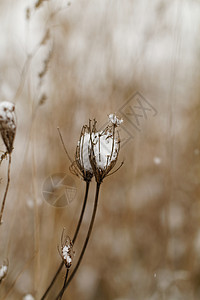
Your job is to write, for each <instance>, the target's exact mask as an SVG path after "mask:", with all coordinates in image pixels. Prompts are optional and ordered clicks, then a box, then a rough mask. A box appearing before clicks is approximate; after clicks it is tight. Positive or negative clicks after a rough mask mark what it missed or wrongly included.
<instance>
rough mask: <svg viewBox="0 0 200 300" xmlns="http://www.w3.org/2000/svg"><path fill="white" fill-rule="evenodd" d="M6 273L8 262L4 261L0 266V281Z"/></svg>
mask: <svg viewBox="0 0 200 300" xmlns="http://www.w3.org/2000/svg"><path fill="white" fill-rule="evenodd" d="M7 273H8V262H4V263H3V265H2V266H1V267H0V283H1V281H2V280H3V279H4V278H5V277H6V275H7Z"/></svg>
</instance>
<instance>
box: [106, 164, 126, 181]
mask: <svg viewBox="0 0 200 300" xmlns="http://www.w3.org/2000/svg"><path fill="white" fill-rule="evenodd" d="M123 164H124V161H122V162H121V164H120V166H119V167H118V168H117V169H116V170H115V171H113V172H112V173H110V174H108V175H106V177H108V176H110V175H113V174H114V173H116V172H117V171H118V170H119V169H120V168H121V167H122V166H123Z"/></svg>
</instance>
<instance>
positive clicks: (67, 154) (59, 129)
mask: <svg viewBox="0 0 200 300" xmlns="http://www.w3.org/2000/svg"><path fill="white" fill-rule="evenodd" d="M57 130H58V133H59V136H60V140H61V143H62V145H63V148H64V150H65V153H66V154H67V157H68V159H69V161H70V162H71V163H73V161H72V159H71V157H70V156H69V153H68V152H67V148H66V147H65V143H64V141H63V138H62V134H61V132H60V128H59V127H57Z"/></svg>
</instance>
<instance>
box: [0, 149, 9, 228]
mask: <svg viewBox="0 0 200 300" xmlns="http://www.w3.org/2000/svg"><path fill="white" fill-rule="evenodd" d="M10 166H11V153H9V162H8V173H7V184H6V189H5V192H4V196H3V201H2V205H1V212H0V225H1V224H2V223H3V222H2V217H3V211H4V207H5V202H6V197H7V193H8V188H9V184H10Z"/></svg>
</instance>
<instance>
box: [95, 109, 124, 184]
mask: <svg viewBox="0 0 200 300" xmlns="http://www.w3.org/2000/svg"><path fill="white" fill-rule="evenodd" d="M109 120H110V124H109V125H108V126H107V127H106V128H105V129H103V130H101V131H98V132H95V134H94V136H92V135H91V146H90V147H91V148H90V163H91V165H92V169H93V172H94V175H95V178H96V181H97V182H99V183H101V182H102V181H103V179H104V178H105V177H106V176H107V175H108V173H109V172H110V171H111V170H112V169H113V167H114V166H115V164H116V162H117V159H118V155H119V150H120V138H119V132H118V131H116V127H117V126H119V125H120V124H121V123H122V122H123V120H122V119H119V118H117V116H116V115H114V114H110V115H109Z"/></svg>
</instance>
